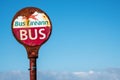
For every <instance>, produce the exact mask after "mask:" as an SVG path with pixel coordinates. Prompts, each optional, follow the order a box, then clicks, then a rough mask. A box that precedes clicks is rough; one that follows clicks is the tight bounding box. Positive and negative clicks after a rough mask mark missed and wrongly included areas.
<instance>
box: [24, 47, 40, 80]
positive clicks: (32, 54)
mask: <svg viewBox="0 0 120 80" xmlns="http://www.w3.org/2000/svg"><path fill="white" fill-rule="evenodd" d="M25 48H26V50H27V53H28V59H29V64H30V68H29V72H30V80H37V65H36V61H37V58H38V50H39V46H36V47H28V46H26V47H25Z"/></svg>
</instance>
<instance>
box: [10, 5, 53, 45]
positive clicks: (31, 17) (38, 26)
mask: <svg viewBox="0 0 120 80" xmlns="http://www.w3.org/2000/svg"><path fill="white" fill-rule="evenodd" d="M51 30H52V24H51V21H50V19H49V17H48V16H47V14H46V13H45V12H43V11H42V10H40V9H38V8H34V7H27V8H24V9H22V10H20V11H19V12H18V13H17V14H16V15H15V16H14V18H13V21H12V31H13V34H14V36H15V38H16V39H17V40H18V41H19V42H20V43H22V44H23V45H27V46H40V45H42V44H43V43H44V42H46V41H47V40H48V38H49V36H50V34H51Z"/></svg>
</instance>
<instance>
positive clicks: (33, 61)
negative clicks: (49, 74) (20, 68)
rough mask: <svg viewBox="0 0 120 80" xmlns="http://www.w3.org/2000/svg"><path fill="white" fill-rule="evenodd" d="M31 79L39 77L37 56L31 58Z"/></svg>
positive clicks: (34, 79)
mask: <svg viewBox="0 0 120 80" xmlns="http://www.w3.org/2000/svg"><path fill="white" fill-rule="evenodd" d="M29 60H30V69H29V70H30V80H36V79H37V72H36V70H37V67H36V58H30V59H29Z"/></svg>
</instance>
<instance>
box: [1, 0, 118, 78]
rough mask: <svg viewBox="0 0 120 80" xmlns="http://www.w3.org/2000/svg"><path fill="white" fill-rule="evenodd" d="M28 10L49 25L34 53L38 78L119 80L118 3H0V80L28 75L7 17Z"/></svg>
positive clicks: (78, 0)
mask: <svg viewBox="0 0 120 80" xmlns="http://www.w3.org/2000/svg"><path fill="white" fill-rule="evenodd" d="M29 6H33V7H38V8H41V9H42V10H44V11H45V12H46V13H47V14H48V15H49V17H50V19H51V21H52V25H53V30H52V35H51V37H50V39H49V40H48V41H47V42H46V43H45V44H44V45H43V46H42V47H41V48H40V50H39V58H38V59H37V69H38V71H39V72H38V77H39V78H38V79H41V80H42V79H43V80H48V78H49V79H50V80H73V79H74V80H80V79H82V80H101V79H102V80H120V77H119V76H118V75H120V63H119V61H120V1H119V0H74V1H73V0H59V1H57V0H27V1H24V0H20V1H13V0H9V1H1V3H0V7H1V9H0V18H1V19H0V22H1V28H0V36H1V38H0V44H1V46H0V80H7V79H9V80H10V79H11V80H14V79H15V80H21V78H23V77H24V78H25V80H26V79H28V77H29V73H28V68H29V60H28V58H27V54H26V50H25V48H24V47H23V46H22V45H21V44H19V43H18V42H17V41H16V39H15V38H14V37H13V34H12V31H11V22H12V19H13V16H14V15H15V14H16V12H17V11H19V10H20V9H22V8H24V7H29ZM21 74H24V75H21ZM5 75H8V76H6V77H5ZM17 77H19V78H17ZM16 78H17V79H16ZM24 78H23V79H24ZM23 79H22V80H23Z"/></svg>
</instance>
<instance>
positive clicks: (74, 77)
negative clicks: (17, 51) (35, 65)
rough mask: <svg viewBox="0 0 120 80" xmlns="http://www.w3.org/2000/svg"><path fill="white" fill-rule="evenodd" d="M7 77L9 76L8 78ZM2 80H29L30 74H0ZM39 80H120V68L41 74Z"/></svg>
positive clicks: (18, 72) (39, 73)
mask: <svg viewBox="0 0 120 80" xmlns="http://www.w3.org/2000/svg"><path fill="white" fill-rule="evenodd" d="M6 75H7V76H6ZM0 80H29V72H21V71H12V72H0ZM37 80H120V68H111V69H106V70H101V71H94V70H90V71H88V72H40V71H38V79H37Z"/></svg>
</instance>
